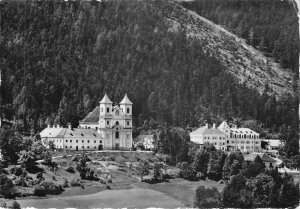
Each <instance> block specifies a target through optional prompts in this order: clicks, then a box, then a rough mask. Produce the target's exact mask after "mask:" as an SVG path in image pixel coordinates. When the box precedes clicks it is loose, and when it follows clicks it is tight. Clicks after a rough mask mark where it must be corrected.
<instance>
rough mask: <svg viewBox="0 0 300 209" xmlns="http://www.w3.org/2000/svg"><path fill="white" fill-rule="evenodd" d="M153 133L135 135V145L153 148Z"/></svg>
mask: <svg viewBox="0 0 300 209" xmlns="http://www.w3.org/2000/svg"><path fill="white" fill-rule="evenodd" d="M153 142H154V134H145V135H139V136H138V137H137V140H136V143H135V146H136V147H137V146H138V145H143V146H144V147H145V149H150V150H152V149H154V144H153Z"/></svg>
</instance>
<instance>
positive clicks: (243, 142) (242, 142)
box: [227, 140, 259, 144]
mask: <svg viewBox="0 0 300 209" xmlns="http://www.w3.org/2000/svg"><path fill="white" fill-rule="evenodd" d="M238 142H239V141H238ZM245 142H246V144H250V141H240V143H241V144H245ZM231 143H232V144H234V143H235V141H233V140H232V141H231ZM251 143H252V144H253V141H251ZM227 144H229V140H227ZM255 144H259V141H255Z"/></svg>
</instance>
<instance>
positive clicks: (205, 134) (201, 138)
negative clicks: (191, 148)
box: [190, 124, 226, 150]
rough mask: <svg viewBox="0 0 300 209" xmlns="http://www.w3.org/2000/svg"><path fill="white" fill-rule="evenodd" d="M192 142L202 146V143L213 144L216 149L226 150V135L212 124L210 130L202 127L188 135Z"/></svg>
mask: <svg viewBox="0 0 300 209" xmlns="http://www.w3.org/2000/svg"><path fill="white" fill-rule="evenodd" d="M190 139H191V141H192V142H195V143H197V144H200V145H203V144H204V143H210V144H213V145H214V146H215V147H216V148H217V149H220V150H226V134H225V133H224V132H222V131H220V130H219V129H217V128H216V126H215V124H213V127H212V128H209V127H208V124H206V126H202V127H201V128H198V129H197V130H195V131H193V132H191V133H190Z"/></svg>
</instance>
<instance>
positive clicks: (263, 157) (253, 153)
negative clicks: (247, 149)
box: [245, 152, 276, 163]
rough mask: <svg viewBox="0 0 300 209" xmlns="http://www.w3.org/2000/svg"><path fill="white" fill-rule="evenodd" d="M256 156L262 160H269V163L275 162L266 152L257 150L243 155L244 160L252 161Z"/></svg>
mask: <svg viewBox="0 0 300 209" xmlns="http://www.w3.org/2000/svg"><path fill="white" fill-rule="evenodd" d="M256 156H259V157H260V158H261V159H262V161H264V162H271V163H272V162H276V160H275V159H273V158H271V157H270V156H269V155H267V154H266V153H258V152H252V153H250V154H249V155H247V156H245V160H249V161H254V160H255V158H256Z"/></svg>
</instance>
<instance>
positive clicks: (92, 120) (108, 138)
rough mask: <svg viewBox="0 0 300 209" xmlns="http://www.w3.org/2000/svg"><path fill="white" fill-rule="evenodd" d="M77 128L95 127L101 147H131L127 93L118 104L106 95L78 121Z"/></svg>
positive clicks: (123, 148)
mask: <svg viewBox="0 0 300 209" xmlns="http://www.w3.org/2000/svg"><path fill="white" fill-rule="evenodd" d="M79 128H90V129H97V132H98V133H99V134H100V136H101V138H103V139H104V140H103V149H110V150H130V149H131V148H132V102H131V101H130V100H129V98H128V96H127V94H126V95H125V96H124V98H123V100H122V101H121V102H120V103H119V104H118V105H113V102H112V101H111V100H110V99H109V98H108V96H107V95H105V96H104V97H103V99H102V100H101V101H100V104H99V106H98V107H96V108H95V109H94V110H93V111H92V112H91V113H89V114H88V115H87V116H86V117H85V118H84V119H83V120H81V121H80V122H79Z"/></svg>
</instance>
